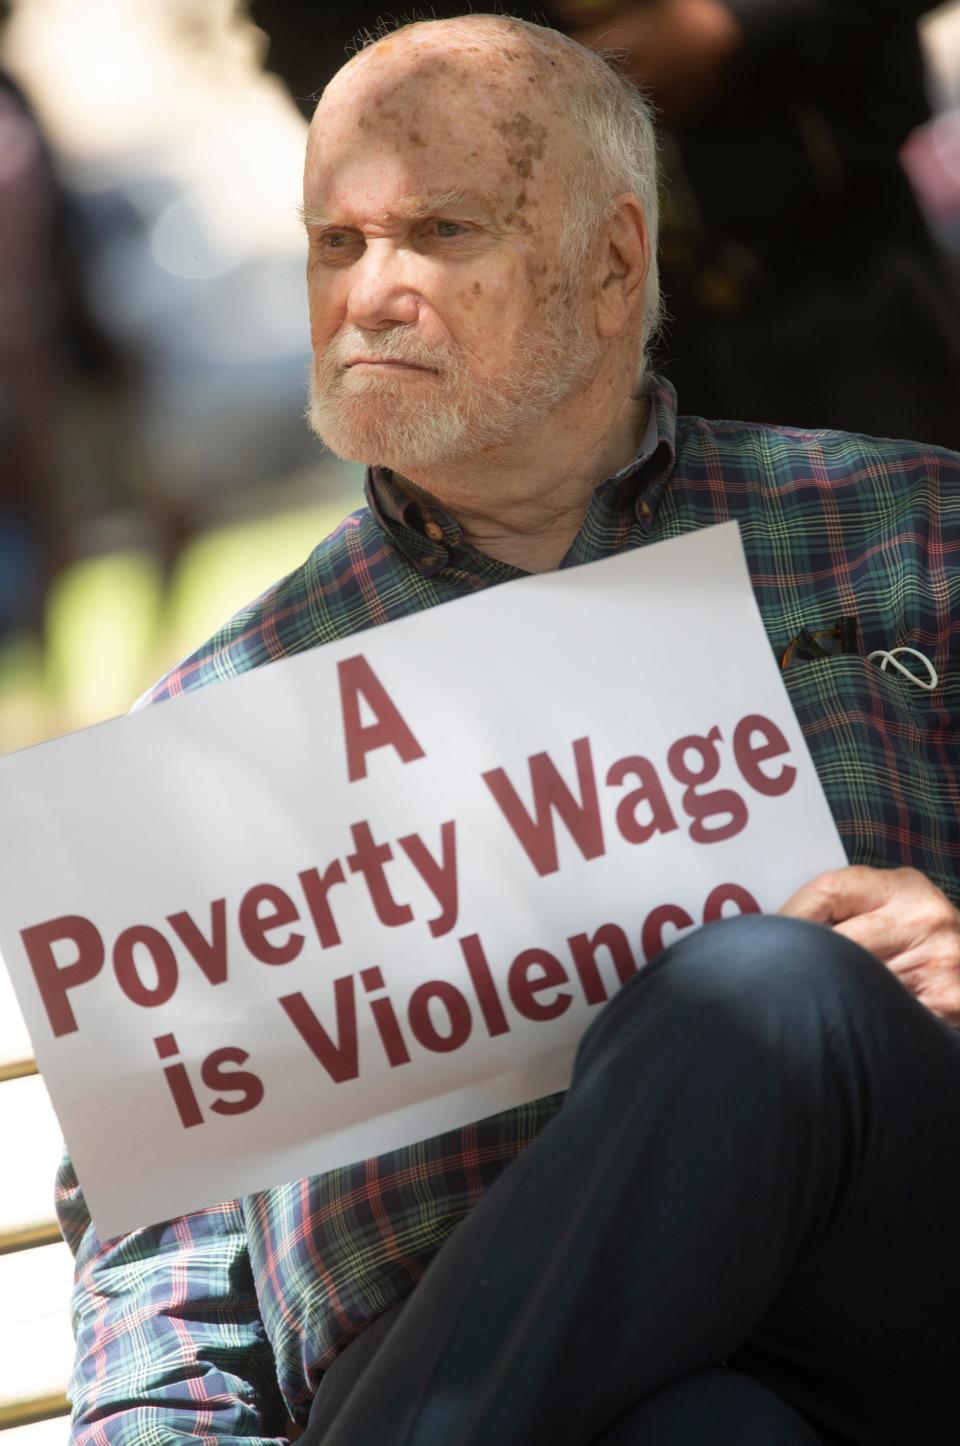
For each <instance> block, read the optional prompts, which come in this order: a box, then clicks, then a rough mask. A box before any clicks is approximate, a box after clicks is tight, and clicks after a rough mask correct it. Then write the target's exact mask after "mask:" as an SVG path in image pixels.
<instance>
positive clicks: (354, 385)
mask: <svg viewBox="0 0 960 1446" xmlns="http://www.w3.org/2000/svg"><path fill="white" fill-rule="evenodd" d="M630 117H635V118H639V120H640V121H641V122H642V124H643V125H644V126H646V129H647V132H649V118H648V117H647V115H646V111H645V108H644V105H643V102H642V100H640V99H639V97H638V96H637V95H636V93H635V92H634V91H633V90H632V88H631V87H629V86H628V85H627V83H626V82H625V81H623V80H622V79H621V78H620V77H619V76H617V75H615V74H614V73H613V72H612V71H610V70H609V69H608V68H607V67H606V66H605V64H604V63H603V61H601V60H600V59H598V58H597V57H596V56H594V55H592V54H591V53H590V52H588V51H586V50H584V49H583V48H582V47H580V46H578V45H576V44H574V43H573V42H572V41H569V40H567V39H565V38H564V37H563V36H561V35H559V34H557V33H556V32H554V31H550V30H547V29H544V28H543V27H539V26H533V25H528V24H526V23H524V22H521V21H516V20H508V19H503V18H499V17H494V16H469V17H461V18H459V19H456V20H444V21H427V22H422V23H418V24H414V25H409V26H405V27H403V28H402V29H399V30H397V31H394V32H392V33H391V34H388V35H386V36H384V37H382V38H381V39H379V40H377V41H376V42H374V43H372V44H370V45H369V46H368V47H367V48H366V49H365V50H363V51H362V52H361V53H360V54H359V55H357V56H355V57H354V58H353V59H352V60H351V61H350V62H349V63H348V64H347V65H345V66H344V67H343V69H342V70H340V71H339V72H338V74H337V75H336V76H335V77H334V78H333V80H332V81H331V82H330V84H329V85H328V86H327V88H326V90H325V91H324V94H323V96H322V98H321V100H320V103H319V105H318V107H317V110H316V114H315V116H314V119H313V123H312V125H311V129H310V137H309V142H308V148H307V161H306V168H305V175H304V216H305V220H306V223H307V229H308V234H309V236H310V245H311V250H310V262H309V266H308V277H309V284H310V304H311V321H312V329H313V344H314V351H315V353H316V354H317V356H318V358H322V361H320V362H318V366H317V369H316V370H315V383H316V385H317V393H316V396H315V401H314V411H313V417H314V424H315V425H316V426H317V430H318V431H320V432H321V435H323V436H324V437H325V439H327V440H329V438H330V436H331V435H333V436H336V437H337V438H339V439H345V438H347V435H348V432H347V429H346V425H345V427H344V428H343V429H340V428H339V422H340V420H341V419H342V418H343V417H346V418H347V420H348V421H349V423H350V427H351V428H352V431H350V432H349V437H350V438H351V439H352V440H349V441H348V442H345V443H344V445H349V446H350V447H353V448H354V451H353V453H352V455H360V450H359V449H360V448H361V447H363V448H366V449H367V452H368V453H369V449H370V448H372V447H373V446H374V445H376V447H377V448H379V449H380V455H379V457H377V458H374V459H373V460H380V461H384V460H385V458H384V453H383V448H384V447H386V446H393V448H394V451H393V460H392V461H391V462H390V463H389V465H392V466H393V467H394V470H404V464H403V463H402V462H401V461H399V460H397V459H398V458H399V456H400V453H399V450H398V448H399V443H398V442H397V438H398V436H399V435H400V433H401V431H402V432H403V435H404V436H405V437H406V438H407V440H408V442H409V446H408V447H407V448H406V452H405V454H404V455H405V456H407V458H408V463H407V469H408V470H409V466H410V465H412V464H411V463H410V462H409V458H411V457H414V456H416V457H419V458H420V459H421V461H422V464H423V465H427V464H426V462H424V461H423V459H424V458H425V457H426V456H427V454H428V452H431V449H432V453H431V455H432V454H434V453H435V454H436V456H437V457H439V456H440V453H439V452H438V451H437V450H436V447H434V445H433V442H431V443H430V445H429V446H428V445H427V443H426V442H423V445H422V446H421V445H420V442H419V441H418V442H417V443H416V445H414V440H415V439H414V430H415V429H413V430H411V428H412V423H411V422H410V419H411V418H414V417H417V416H421V415H422V418H423V419H425V425H426V423H427V422H429V424H430V427H433V424H434V422H436V421H437V419H438V418H439V417H440V415H441V411H442V408H441V406H440V405H439V404H440V401H441V398H442V401H443V406H444V407H446V408H447V411H448V412H449V414H450V416H451V417H455V418H457V419H459V420H457V427H459V434H458V435H459V436H460V438H461V445H462V447H463V448H466V447H467V445H468V440H469V446H470V447H472V448H473V449H474V451H476V449H477V448H480V447H486V448H492V447H494V446H500V445H504V444H505V443H506V442H507V441H508V440H509V438H510V436H511V435H512V436H514V437H515V436H516V435H517V433H518V429H520V428H521V427H526V428H527V430H528V432H529V430H530V428H531V427H532V426H534V425H538V426H546V425H548V423H547V421H546V418H547V414H548V413H549V412H550V411H551V409H555V408H556V406H557V405H558V404H560V403H563V404H564V405H568V404H570V405H572V402H571V398H574V397H575V396H576V397H582V396H584V395H586V394H587V393H588V392H589V391H590V388H593V389H594V390H595V391H596V392H597V393H598V394H600V395H603V396H604V397H607V396H608V395H612V394H613V393H614V392H616V394H618V395H622V397H624V398H626V397H628V396H629V395H631V393H632V392H633V390H634V389H635V384H636V375H637V366H638V359H639V357H640V355H641V353H642V349H643V344H644V341H645V339H646V336H647V334H648V331H649V329H650V321H651V317H652V315H653V313H654V312H655V310H656V304H655V301H654V303H653V305H652V308H651V300H650V298H651V295H653V296H654V297H655V295H656V280H655V267H654V265H653V262H652V250H651V246H650V244H649V239H648V228H647V223H646V220H645V215H644V212H645V208H646V207H647V206H649V207H650V208H651V209H652V211H653V213H655V210H656V196H655V189H654V184H653V183H654V168H653V162H652V150H651V147H652V140H651V141H650V144H649V145H647V150H646V151H644V149H643V146H641V147H640V150H641V152H642V154H641V156H640V159H639V162H638V157H637V155H636V154H634V149H635V148H634V147H633V145H632V141H631V137H632V136H633V135H634V132H633V131H631V129H630V124H629V123H628V122H629V120H630ZM641 139H642V137H641ZM618 147H619V150H618ZM648 153H649V154H648ZM644 155H646V156H647V159H648V161H649V164H647V162H646V161H644V159H643V157H644ZM618 157H620V158H621V159H618ZM634 177H639V178H640V179H642V181H643V183H644V186H645V187H646V194H645V197H641V198H639V199H638V197H637V194H636V188H635V187H634V186H633V185H632V184H631V179H632V178H634ZM651 219H652V217H651ZM651 284H652V292H651ZM431 376H432V377H434V378H437V379H438V380H437V381H436V382H435V383H432V382H429V381H428V380H427V378H428V377H431ZM418 389H419V390H418ZM577 389H579V390H577ZM421 393H422V396H421ZM324 399H326V401H325V400H324ZM326 402H329V406H327V405H326ZM421 402H422V406H421ZM418 408H419V410H418ZM321 413H322V414H323V415H322V424H321ZM374 417H375V418H379V419H383V418H387V419H388V420H386V421H384V422H383V426H382V427H380V430H378V431H376V434H375V436H374V433H373V432H372V431H371V430H370V427H369V426H368V423H370V419H371V418H374ZM371 425H372V424H371ZM418 425H419V424H418ZM378 426H379V422H378ZM364 429H365V430H364ZM511 429H512V430H511ZM428 430H429V428H428ZM434 430H436V429H435V428H434ZM361 431H363V433H364V437H365V439H366V440H365V441H363V442H362V443H361V441H360V440H359V437H360V433H361ZM423 435H424V436H425V435H426V433H424V434H423ZM451 435H452V433H451ZM417 436H418V437H420V432H418V433H417ZM422 440H423V439H422V437H421V441H422ZM435 440H436V438H434V441H435ZM437 445H439V444H437ZM337 450H342V446H341V445H340V443H339V442H338V444H337ZM448 455H449V448H448ZM363 460H371V458H370V456H369V455H365V456H364V457H363Z"/></svg>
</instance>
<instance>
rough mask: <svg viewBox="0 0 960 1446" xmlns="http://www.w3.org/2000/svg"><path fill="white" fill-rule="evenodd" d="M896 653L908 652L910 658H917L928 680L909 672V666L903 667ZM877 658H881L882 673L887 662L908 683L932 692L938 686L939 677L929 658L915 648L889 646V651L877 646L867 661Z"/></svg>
mask: <svg viewBox="0 0 960 1446" xmlns="http://www.w3.org/2000/svg"><path fill="white" fill-rule="evenodd" d="M897 653H909V654H910V656H911V658H918V659H919V661H920V662H921V663H922V664H923V666H924V667H925V668H926V670H927V678H928V680H929V681H927V682H925V681H924V679H923V678H918V677H917V675H916V673H911V671H910V669H909V668H905V667H904V666H903V664H902V663H901V662H900V660H899V659H898V658H897V656H896V655H897ZM877 658H880V659H882V661H881V663H880V671H881V672H882V673H885V672H886V671H887V664H888V663H889V665H890V667H891V668H895V669H896V670H897V672H898V673H902V674H903V676H904V677H905V678H906V680H907V682H908V683H912V684H913V685H914V687H915V688H922V689H923V691H924V692H925V693H932V692H933V690H934V688H936V687H939V684H940V678H939V675H938V673H937V670H936V668H935V667H934V666H933V664H932V663H931V661H930V659H929V658H928V657H925V656H924V654H923V653H918V652H917V650H916V648H891V649H890V650H889V652H888V651H887V650H886V649H885V648H878V649H877V651H876V652H875V653H870V654H869V655H868V661H869V662H871V663H872V662H874V661H875V660H876V659H877Z"/></svg>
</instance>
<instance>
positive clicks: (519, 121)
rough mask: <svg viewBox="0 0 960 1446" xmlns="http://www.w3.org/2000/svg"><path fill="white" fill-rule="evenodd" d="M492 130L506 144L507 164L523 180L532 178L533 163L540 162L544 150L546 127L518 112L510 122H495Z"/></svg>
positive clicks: (523, 112) (522, 112) (524, 113)
mask: <svg viewBox="0 0 960 1446" xmlns="http://www.w3.org/2000/svg"><path fill="white" fill-rule="evenodd" d="M493 128H494V130H495V131H498V132H499V133H500V135H502V136H503V137H504V139H505V140H506V142H507V164H508V165H509V166H510V167H511V168H512V169H513V170H514V171H516V173H517V175H518V176H520V177H522V178H523V179H524V180H526V179H527V178H528V177H530V176H532V175H533V163H534V161H540V160H542V159H543V154H544V151H545V149H546V140H547V128H546V126H544V125H537V124H536V123H535V122H534V121H532V120H531V119H530V117H529V116H528V115H527V114H526V112H525V111H518V112H517V113H516V115H515V116H514V117H513V119H512V120H502V121H495V122H494V127H493Z"/></svg>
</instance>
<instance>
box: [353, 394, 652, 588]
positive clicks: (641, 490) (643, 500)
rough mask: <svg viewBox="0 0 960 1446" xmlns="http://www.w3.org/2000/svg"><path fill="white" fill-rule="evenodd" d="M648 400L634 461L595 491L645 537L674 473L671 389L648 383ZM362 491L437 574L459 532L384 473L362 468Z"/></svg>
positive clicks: (400, 542) (418, 561)
mask: <svg viewBox="0 0 960 1446" xmlns="http://www.w3.org/2000/svg"><path fill="white" fill-rule="evenodd" d="M649 395H650V401H651V407H650V416H649V418H648V420H647V425H646V429H645V430H644V434H643V438H642V440H641V442H640V446H639V448H638V449H637V453H636V456H634V457H633V458H632V459H631V460H630V461H629V462H628V463H627V464H626V466H624V467H621V468H620V470H619V472H616V473H615V474H614V475H613V476H612V477H607V478H605V479H604V480H603V481H602V482H600V483H598V484H597V486H596V487H595V488H594V497H595V498H602V499H603V501H604V503H605V504H606V505H607V506H608V507H610V508H612V509H613V510H615V511H617V512H619V513H622V512H626V511H629V510H632V511H633V512H634V513H635V514H636V517H637V521H638V522H639V523H640V526H641V527H642V528H643V529H644V531H649V530H650V528H651V527H652V526H653V521H654V518H655V517H656V514H657V509H658V508H659V506H660V502H661V500H662V498H663V494H664V492H665V490H666V487H667V484H668V482H669V480H670V476H671V473H672V472H673V465H674V459H675V455H676V431H677V394H676V392H675V391H674V388H673V386H672V384H671V383H670V382H668V381H667V380H666V379H665V378H661V377H653V378H652V379H651V385H650V392H649ZM364 491H365V494H366V499H367V506H368V507H369V508H370V511H371V512H372V513H373V516H374V517H375V519H376V520H377V522H378V523H379V524H380V526H381V528H382V529H383V531H384V532H385V533H387V535H388V536H389V537H390V539H391V541H392V542H394V543H395V544H396V546H397V547H399V548H400V550H401V551H402V552H404V553H405V554H406V555H407V557H409V559H410V561H411V562H413V563H414V564H415V566H416V567H418V568H419V569H420V570H421V571H423V572H425V573H431V572H437V571H439V570H440V568H441V567H442V566H443V565H444V564H445V563H446V561H447V560H448V558H449V555H450V552H451V550H452V549H453V548H455V547H457V546H459V544H460V543H461V542H462V540H463V531H462V529H461V527H460V525H459V523H458V522H457V521H456V520H455V519H454V518H453V517H451V515H450V513H449V512H447V511H446V510H445V509H444V508H442V507H441V506H439V504H438V503H434V502H430V503H428V502H422V501H419V500H417V499H416V498H413V497H410V495H409V494H408V493H407V492H405V491H404V490H403V488H402V487H400V486H399V485H398V484H397V483H396V482H395V481H394V478H393V474H392V473H391V472H390V471H389V470H388V469H387V468H386V467H368V468H367V472H366V478H365V482H364Z"/></svg>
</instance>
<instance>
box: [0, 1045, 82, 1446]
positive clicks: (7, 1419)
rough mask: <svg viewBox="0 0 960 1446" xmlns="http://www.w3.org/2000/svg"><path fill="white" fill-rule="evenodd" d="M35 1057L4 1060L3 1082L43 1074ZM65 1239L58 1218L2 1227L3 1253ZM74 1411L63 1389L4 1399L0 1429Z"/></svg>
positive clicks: (0, 1066)
mask: <svg viewBox="0 0 960 1446" xmlns="http://www.w3.org/2000/svg"><path fill="white" fill-rule="evenodd" d="M39 1073H40V1071H39V1070H38V1069H37V1062H36V1060H34V1059H14V1060H6V1061H4V1060H0V1085H2V1084H7V1083H8V1082H9V1081H11V1080H16V1079H26V1078H28V1077H29V1076H30V1075H36V1074H39ZM60 1239H61V1235H60V1230H59V1227H58V1225H57V1222H56V1220H55V1219H54V1218H53V1216H52V1215H51V1217H50V1218H49V1219H48V1220H36V1221H29V1222H26V1223H24V1224H22V1225H17V1226H15V1227H14V1228H12V1229H7V1230H0V1256H3V1255H11V1254H13V1252H14V1251H18V1250H35V1249H38V1248H39V1247H40V1246H43V1245H54V1244H57V1243H58V1242H59V1241H60ZM69 1414H70V1402H69V1401H68V1399H67V1397H66V1395H65V1394H64V1392H63V1391H50V1392H46V1393H45V1394H44V1395H41V1396H28V1397H24V1398H23V1399H21V1400H12V1401H0V1432H3V1431H7V1430H10V1429H12V1428H13V1427H14V1426H33V1425H36V1424H37V1422H39V1421H49V1420H51V1419H53V1418H55V1417H58V1416H68V1415H69Z"/></svg>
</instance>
